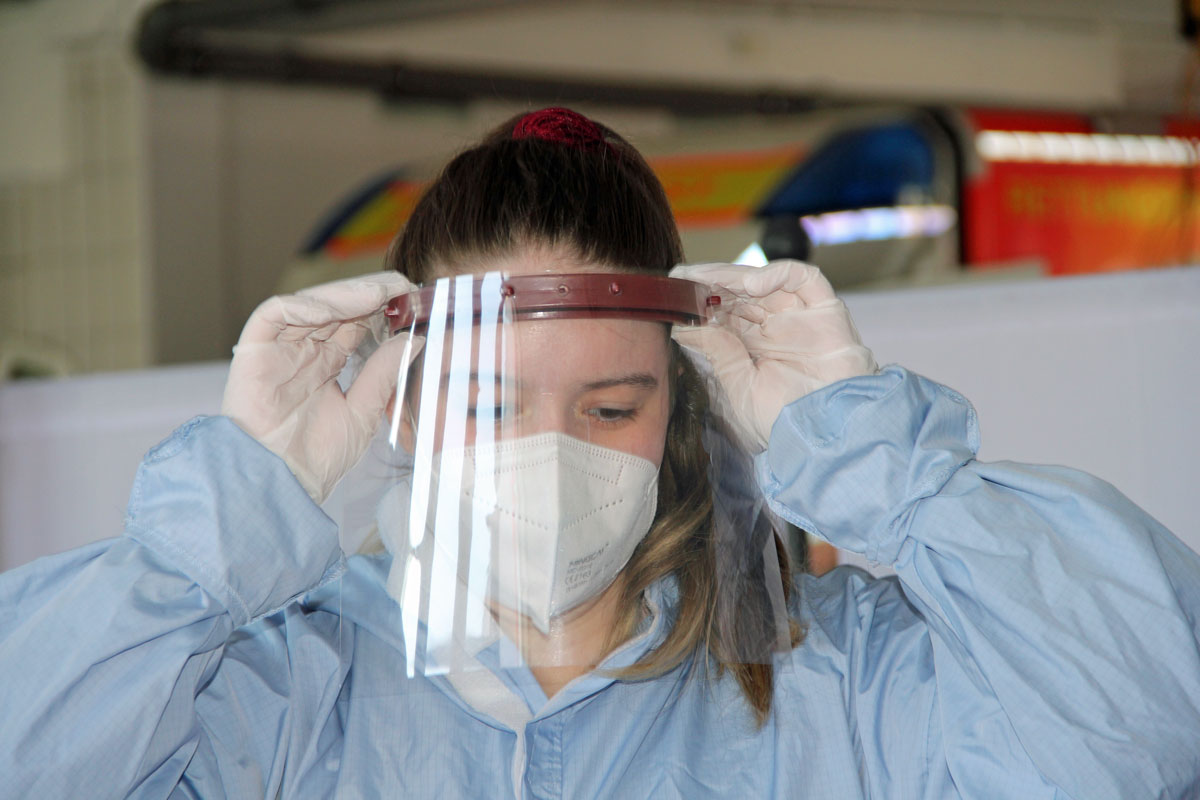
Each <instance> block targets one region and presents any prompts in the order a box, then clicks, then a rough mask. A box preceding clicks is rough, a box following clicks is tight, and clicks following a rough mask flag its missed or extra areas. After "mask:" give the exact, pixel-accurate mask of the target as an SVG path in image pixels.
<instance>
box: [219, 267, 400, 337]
mask: <svg viewBox="0 0 1200 800" xmlns="http://www.w3.org/2000/svg"><path fill="white" fill-rule="evenodd" d="M413 288H414V286H413V283H412V282H411V281H409V280H408V278H405V277H404V276H403V275H401V274H399V273H397V272H379V273H372V274H371V275H364V276H360V277H356V278H347V279H346V280H341V281H334V282H333V283H326V284H323V285H321V286H314V287H312V288H310V289H304V290H302V291H300V292H298V293H296V294H294V295H278V296H276V297H272V298H269V299H267V300H265V301H263V303H261V304H260V305H259V307H258V308H257V309H255V311H254V313H253V314H251V315H250V320H249V321H248V322H247V323H246V327H245V329H244V330H243V331H242V340H245V341H271V340H275V339H280V338H284V339H290V340H296V339H298V338H308V337H310V336H315V338H317V339H320V340H324V339H326V338H328V337H329V336H332V335H333V333H334V332H336V330H337V326H338V325H339V324H341V323H345V322H352V321H358V320H363V319H365V318H367V317H370V316H372V315H374V314H377V313H380V312H381V311H383V308H384V306H386V305H387V303H388V301H389V300H391V299H392V298H393V297H397V296H399V295H401V294H404V293H405V292H408V291H411V290H412V289H413Z"/></svg>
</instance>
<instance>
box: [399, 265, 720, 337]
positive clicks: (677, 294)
mask: <svg viewBox="0 0 1200 800" xmlns="http://www.w3.org/2000/svg"><path fill="white" fill-rule="evenodd" d="M443 280H445V281H446V288H445V289H444V290H443V291H446V292H448V293H449V294H448V297H447V301H448V302H447V305H446V307H447V308H448V309H453V308H454V307H455V305H456V303H455V302H453V292H454V287H455V286H458V285H460V284H459V282H458V281H456V280H455V279H453V278H450V279H443ZM441 282H442V281H438V283H435V284H429V285H426V286H422V287H420V288H418V289H415V290H413V291H411V292H409V293H408V294H403V295H400V296H399V297H397V298H395V299H394V300H392V301H391V302H390V303H388V306H387V309H386V311H385V313H386V315H387V318H388V329H389V331H390V332H391V333H393V334H394V333H396V332H398V331H402V330H406V329H408V328H411V327H414V326H415V327H418V328H420V327H423V326H425V325H426V324H428V322H429V317H430V314H431V313H432V309H433V303H434V295H435V294H436V292H437V290H438V284H440V283H441ZM471 286H472V294H473V299H472V304H471V306H472V309H473V314H474V317H475V319H478V318H479V316H480V312H481V309H482V308H483V306H484V304H485V302H486V303H492V304H494V306H493V307H494V308H495V309H497V310H500V309H503V313H504V314H510V313H511V314H512V316H513V318H514V319H517V320H525V319H586V318H597V317H606V318H610V319H612V318H616V319H638V320H647V321H651V322H669V323H671V324H674V325H703V324H704V323H705V322H707V321H708V319H709V318H710V316H711V313H712V310H713V309H715V307H716V306H718V305H720V303H721V298H719V297H717V296H716V295H714V294H712V293H711V292H710V291H709V289H708V287H707V286H704V285H703V284H700V283H696V282H695V281H688V280H683V279H682V278H667V277H664V276H661V275H643V274H636V273H634V274H630V273H614V272H591V273H564V274H536V275H513V276H510V277H507V278H504V279H503V281H501V283H500V285H499V286H498V287H497V286H496V285H495V283H494V282H491V283H490V284H489V287H490V291H491V292H495V293H496V294H495V296H494V297H490V298H489V297H483V296H482V292H483V286H484V283H483V281H482V280H481V278H479V277H476V278H475V280H473V281H472V282H471Z"/></svg>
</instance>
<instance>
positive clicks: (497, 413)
mask: <svg viewBox="0 0 1200 800" xmlns="http://www.w3.org/2000/svg"><path fill="white" fill-rule="evenodd" d="M713 302H714V301H712V300H710V298H709V295H708V292H707V290H706V289H705V288H704V287H703V286H700V285H698V284H694V283H691V282H688V281H682V280H677V279H671V278H665V277H657V276H643V275H623V274H613V273H605V274H597V275H579V274H571V275H536V276H512V277H505V276H503V275H501V274H498V273H489V274H485V275H481V276H475V275H462V276H456V277H452V278H445V279H441V280H438V281H437V282H436V283H434V284H432V285H430V286H426V287H422V288H421V289H419V290H417V291H416V292H413V293H410V294H409V295H406V296H404V297H402V298H397V300H396V301H393V303H392V306H391V307H390V308H389V321H390V323H391V329H392V336H393V337H403V338H404V339H405V345H404V347H405V348H406V353H407V357H406V358H405V360H404V363H405V364H407V365H408V366H407V367H404V368H402V370H401V373H400V375H399V380H398V386H397V392H396V397H395V400H394V402H393V403H392V405H391V407H390V408H389V414H388V419H387V426H386V430H385V431H384V435H383V436H381V437H379V438H378V439H377V441H376V443H375V445H374V446H373V449H372V452H371V453H370V454H369V455H368V459H367V460H368V461H369V462H370V468H369V469H368V470H367V472H368V473H370V474H372V475H373V476H374V478H375V480H376V489H375V490H374V491H367V492H365V493H363V492H360V494H361V495H362V496H368V497H371V498H372V499H371V501H370V502H372V503H373V504H374V522H375V525H376V527H377V530H378V533H379V537H380V539H381V540H382V543H383V545H384V546H385V547H386V548H387V550H388V551H390V552H391V554H392V565H391V569H390V574H389V576H388V579H387V589H388V592H389V594H391V595H392V597H393V598H394V599H395V600H396V601H397V602H398V603H399V606H400V618H401V624H402V627H403V632H402V633H403V636H402V638H403V648H404V651H405V652H404V655H405V664H406V670H407V672H408V674H409V675H410V676H412V675H415V674H450V675H454V674H458V673H462V672H465V671H470V670H472V669H478V668H481V667H486V668H490V669H492V670H493V671H495V670H496V669H498V668H509V667H515V666H518V665H526V666H529V667H533V668H537V667H592V666H596V665H597V664H599V663H600V662H601V661H602V660H603V657H604V656H605V655H607V654H608V653H609V652H610V651H611V648H612V645H614V644H616V642H614V641H613V633H614V631H615V630H619V629H622V626H625V627H629V626H628V622H629V620H630V614H633V615H634V616H635V617H637V616H640V615H644V613H645V609H644V607H643V604H642V603H641V601H640V600H639V601H637V602H636V603H633V604H632V605H634V606H635V607H634V608H630V607H629V606H630V605H631V601H630V598H629V596H628V593H627V592H626V586H625V585H624V582H623V580H624V579H623V570H625V568H626V566H627V565H628V564H629V563H630V559H631V558H632V557H633V556H634V553H635V551H636V550H637V548H638V546H639V545H640V544H641V543H642V541H643V539H645V538H646V536H647V533H648V532H649V531H650V530H651V528H652V526H654V524H655V522H656V519H657V517H658V512H659V508H658V504H659V485H658V484H659V474H660V469H661V466H662V463H663V459H664V453H665V450H666V446H667V431H668V425H669V422H670V419H671V413H672V402H673V395H674V381H675V380H676V379H677V377H678V374H679V368H678V364H677V363H676V361H675V360H673V356H672V345H671V340H670V329H671V325H672V324H705V323H706V322H707V321H708V320H709V317H710V315H711V310H712V305H713ZM360 474H362V472H361V471H360ZM360 489H361V487H360ZM771 552H772V553H773V552H774V550H773V549H772V551H771ZM635 628H636V626H635Z"/></svg>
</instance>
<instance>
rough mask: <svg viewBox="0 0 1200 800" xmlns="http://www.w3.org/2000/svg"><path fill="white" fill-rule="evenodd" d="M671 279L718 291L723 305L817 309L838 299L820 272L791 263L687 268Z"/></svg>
mask: <svg viewBox="0 0 1200 800" xmlns="http://www.w3.org/2000/svg"><path fill="white" fill-rule="evenodd" d="M670 275H671V277H675V278H686V279H687V280H693V281H696V282H698V283H703V284H705V285H707V286H710V287H712V288H714V289H716V290H717V293H718V294H720V295H722V300H723V301H726V300H728V301H732V304H733V305H734V306H736V305H738V301H745V300H755V299H758V300H761V299H763V298H772V299H773V300H774V301H775V302H777V303H779V302H782V303H784V304H785V305H784V306H781V307H775V308H771V307H768V310H770V311H778V310H782V308H783V307H791V306H794V305H802V306H815V305H821V304H823V303H826V302H829V301H831V300H833V299H835V298H836V295H835V294H834V291H833V287H832V286H831V285H830V283H829V281H828V279H826V277H825V276H824V274H822V272H821V270H820V269H818V268H817V267H814V266H812V265H811V264H805V263H804V262H802V261H795V260H792V259H781V260H778V261H772V262H770V263H769V264H767V265H766V266H764V267H748V266H743V265H739V264H684V265H680V266H678V267H675V269H673V270H671V273H670Z"/></svg>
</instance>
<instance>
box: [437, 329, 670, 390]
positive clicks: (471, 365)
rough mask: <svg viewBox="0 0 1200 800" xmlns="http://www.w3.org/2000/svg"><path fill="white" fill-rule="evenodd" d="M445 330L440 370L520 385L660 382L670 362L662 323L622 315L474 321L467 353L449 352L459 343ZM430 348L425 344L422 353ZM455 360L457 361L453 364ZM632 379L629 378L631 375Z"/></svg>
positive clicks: (667, 339) (668, 340)
mask: <svg viewBox="0 0 1200 800" xmlns="http://www.w3.org/2000/svg"><path fill="white" fill-rule="evenodd" d="M456 338H458V337H456V336H455V335H454V334H453V333H452V332H449V331H448V332H447V334H446V340H445V347H446V348H447V351H443V353H442V354H440V355H438V356H437V357H438V358H440V360H441V361H442V363H443V365H444V367H445V374H449V373H451V372H453V373H458V374H470V375H472V376H473V377H474V378H476V379H483V380H486V376H487V375H494V376H496V377H500V376H504V377H507V378H509V379H516V380H519V381H520V382H521V383H522V384H526V383H529V384H537V385H544V386H566V385H573V386H584V385H588V384H600V383H603V382H609V383H625V384H626V385H634V384H639V385H645V384H646V383H647V381H646V380H645V379H644V378H645V377H647V376H648V377H651V378H653V379H654V380H656V381H657V382H659V383H665V377H666V372H667V366H668V363H669V361H670V344H669V342H670V339H669V336H668V329H667V326H666V325H664V324H662V323H660V322H646V321H642V320H625V319H554V320H528V321H521V322H507V323H500V324H498V325H496V326H479V325H476V326H474V329H473V331H472V336H471V355H470V358H469V359H466V358H464V357H463V356H465V353H462V352H460V353H459V357H458V358H454V356H453V354H452V353H451V352H449V351H450V350H453V349H454V348H455V347H456V346H459V347H461V346H462V345H464V344H465V342H463V341H462V340H461V338H458V342H456V341H454V340H455V339H456ZM436 349H437V348H436V347H429V346H427V347H426V350H427V353H428V354H433V353H434V352H436ZM456 364H457V366H456ZM631 379H632V380H631Z"/></svg>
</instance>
